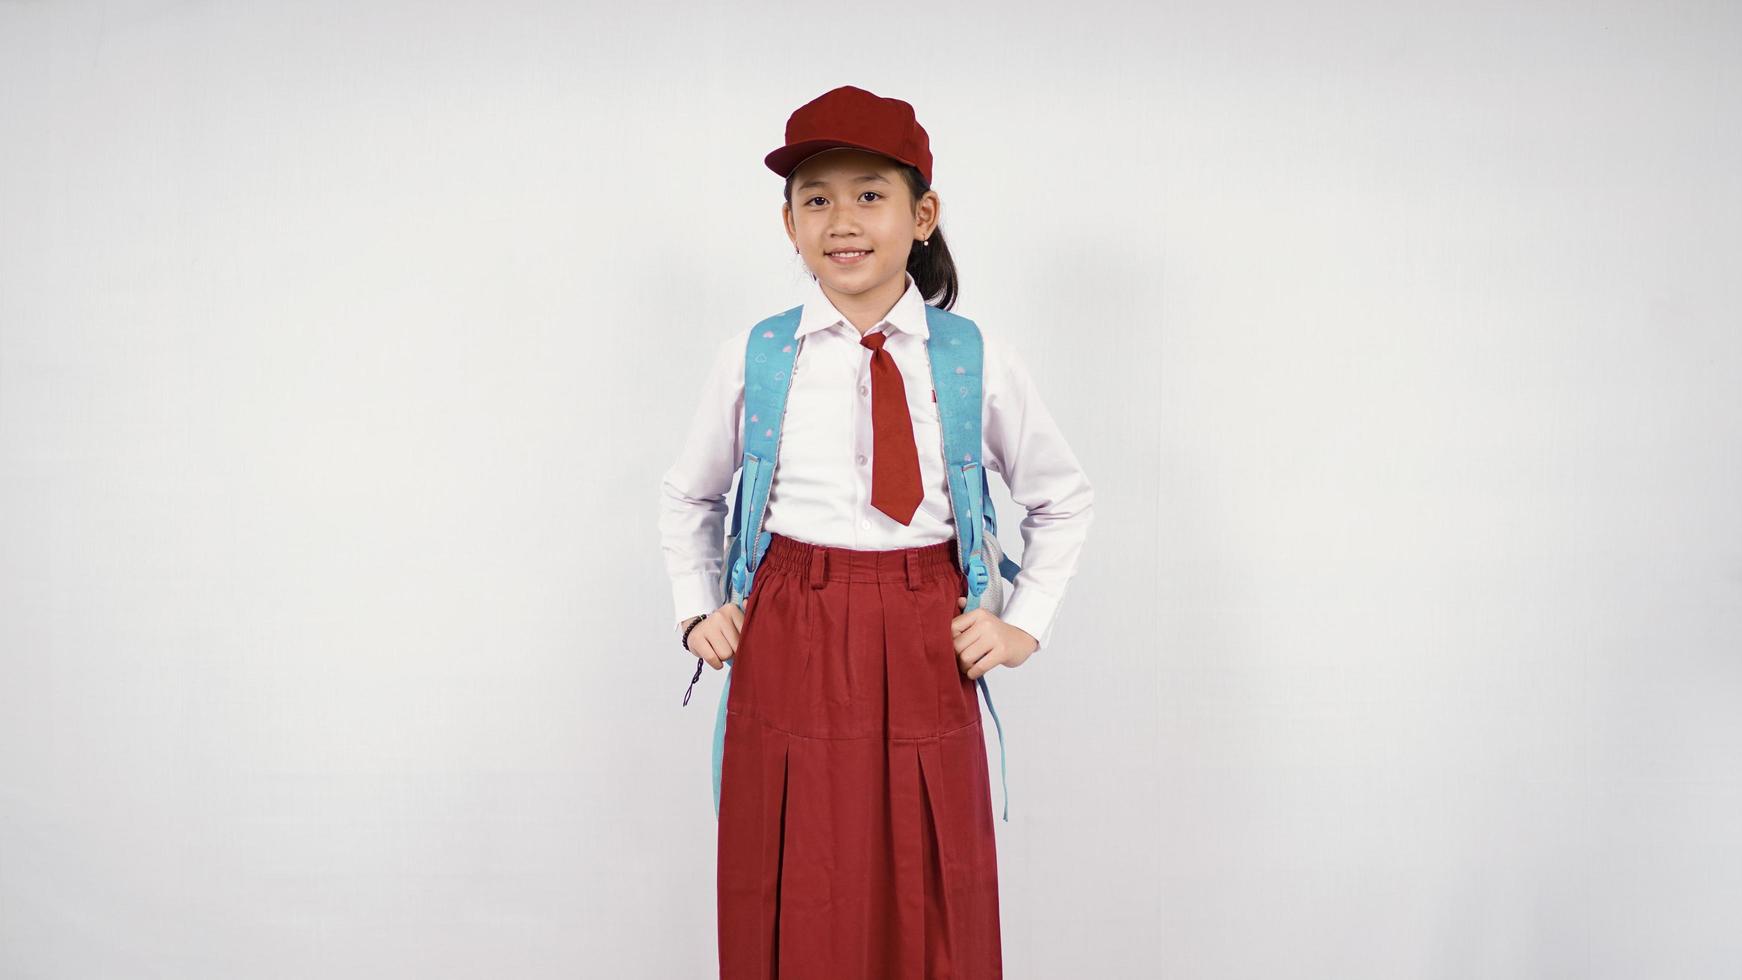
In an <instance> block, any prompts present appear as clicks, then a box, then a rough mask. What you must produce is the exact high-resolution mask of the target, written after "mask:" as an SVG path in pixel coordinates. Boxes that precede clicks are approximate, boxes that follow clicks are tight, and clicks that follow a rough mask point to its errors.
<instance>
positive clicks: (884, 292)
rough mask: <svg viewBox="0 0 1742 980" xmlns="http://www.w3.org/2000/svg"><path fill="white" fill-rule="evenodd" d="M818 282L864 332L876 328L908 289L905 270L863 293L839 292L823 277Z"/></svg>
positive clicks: (857, 328)
mask: <svg viewBox="0 0 1742 980" xmlns="http://www.w3.org/2000/svg"><path fill="white" fill-rule="evenodd" d="M817 285H818V286H821V287H822V290H823V295H824V296H827V297H828V298H829V302H831V303H833V304H835V309H837V310H840V311H841V315H842V316H844V317H846V318H847V322H848V323H851V324H852V325H853V329H855V330H857V331H859V334H860V336H863V335H864V334H865V333H866V332H867V331H870V330H874V329H876V327H877V325H878V324H879V323H882V322H883V319H884V317H887V316H888V315H889V311H890V310H893V309H895V304H896V303H897V302H899V301H900V299H901V295H902V294H903V293H905V292H907V275H906V273H903V274H902V275H899V276H896V277H894V278H892V279H890V280H889V281H888V282H883V283H878V284H877V285H875V286H872V287H871V288H870V289H867V290H865V291H864V292H862V293H840V292H836V291H835V290H834V289H832V288H830V287H829V286H827V285H825V284H823V283H822V282H820V281H819V282H818V283H817Z"/></svg>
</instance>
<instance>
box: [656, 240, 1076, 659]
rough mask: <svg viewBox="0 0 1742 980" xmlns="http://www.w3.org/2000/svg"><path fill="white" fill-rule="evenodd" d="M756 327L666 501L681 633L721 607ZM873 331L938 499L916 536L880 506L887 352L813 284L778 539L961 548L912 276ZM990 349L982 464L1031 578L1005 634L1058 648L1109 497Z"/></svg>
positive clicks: (666, 536)
mask: <svg viewBox="0 0 1742 980" xmlns="http://www.w3.org/2000/svg"><path fill="white" fill-rule="evenodd" d="M754 326H755V325H754V324H752V325H751V326H748V327H745V328H744V329H743V330H740V331H738V332H737V333H736V334H734V335H733V336H731V337H730V338H727V340H726V341H725V342H724V343H722V344H720V346H719V348H718V349H717V350H716V352H715V354H714V358H713V364H712V367H711V369H710V371H709V373H708V376H707V379H706V381H705V382H704V383H703V386H702V389H701V393H700V398H701V400H700V404H699V405H698V406H697V408H696V412H695V416H694V418H693V420H692V421H691V423H690V427H689V433H688V435H687V437H686V438H685V440H684V445H683V450H682V452H681V453H680V454H679V456H678V459H677V462H675V463H673V464H672V466H671V468H670V469H669V470H667V471H666V473H665V476H664V479H663V482H662V483H661V485H660V516H659V530H660V536H661V540H662V547H663V549H664V552H665V565H666V571H667V573H668V574H669V575H670V577H671V586H672V601H673V604H674V606H675V608H676V611H677V616H678V621H679V625H680V627H681V625H682V622H683V620H686V619H688V618H690V617H692V616H697V615H702V614H705V613H711V612H713V611H714V610H715V609H717V608H719V606H720V601H719V599H718V596H719V594H720V576H721V575H722V574H723V569H722V566H723V565H724V563H725V559H724V554H723V551H724V538H725V532H726V519H727V507H728V505H727V501H726V494H727V492H729V491H730V490H731V489H732V479H733V476H734V474H735V473H736V472H737V471H738V468H739V466H740V465H741V463H742V462H743V456H744V443H743V438H742V432H741V426H742V423H743V414H744V346H745V343H746V342H747V341H748V339H749V335H750V330H751V329H753V328H754ZM874 329H876V330H879V331H882V332H883V333H885V334H887V335H888V340H887V341H885V344H884V348H883V349H884V350H885V351H887V352H888V353H889V355H890V356H891V357H893V358H894V359H895V364H896V366H897V367H898V368H899V369H900V371H901V379H902V384H903V385H904V386H905V388H906V392H907V406H908V414H909V415H910V416H911V417H912V419H913V434H914V444H915V446H916V447H917V448H918V450H919V468H920V479H921V482H922V484H923V487H924V490H925V496H924V499H923V500H922V501H921V502H920V505H919V509H918V510H917V511H915V512H914V515H913V518H912V521H911V522H910V523H909V524H906V525H903V524H901V523H899V522H897V521H896V520H895V519H893V518H891V517H889V516H888V515H887V514H884V513H883V512H882V511H880V510H878V509H876V508H875V507H872V506H871V462H872V435H871V355H872V352H871V351H870V350H869V349H868V348H865V347H863V346H861V344H860V342H859V341H860V334H859V331H858V329H857V328H855V327H854V326H853V325H852V323H851V322H849V321H848V320H847V318H846V317H844V316H842V315H841V313H840V311H839V310H837V309H836V308H835V305H834V304H833V303H831V302H830V301H829V298H828V296H827V295H826V294H825V293H824V292H823V291H822V287H820V286H819V285H817V284H816V282H814V281H813V282H812V283H811V286H810V289H809V292H808V295H807V296H806V297H805V299H804V310H803V313H802V314H801V316H800V319H799V325H798V333H797V335H798V337H800V338H802V339H803V344H802V345H801V346H800V347H799V349H798V354H797V361H796V362H795V363H794V366H793V371H792V380H791V388H790V391H789V393H788V395H787V407H786V416H785V420H784V422H783V423H782V435H781V444H780V458H779V460H778V461H777V464H776V467H775V471H774V479H773V483H772V485H771V487H770V489H769V494H768V508H767V513H766V515H765V517H764V519H763V527H762V529H763V531H767V532H773V533H776V534H780V535H783V536H785V537H789V538H795V539H797V540H799V541H805V542H810V543H812V544H821V545H829V546H832V547H840V548H853V549H859V550H876V551H885V550H890V549H894V548H913V547H920V546H923V545H929V544H936V543H938V542H941V541H950V540H953V539H954V538H955V529H954V526H953V524H952V512H951V508H950V494H949V487H948V485H947V483H946V478H945V476H944V458H943V444H942V437H941V436H940V434H939V422H938V407H937V402H936V400H935V398H934V396H933V393H932V383H931V368H930V362H929V361H928V359H927V356H926V349H925V341H926V338H927V337H929V336H930V334H931V331H930V328H929V326H928V325H927V323H926V315H925V300H924V298H923V297H922V296H920V293H919V289H918V287H917V286H916V284H915V283H914V281H913V276H912V275H908V276H907V290H906V292H904V293H902V294H901V298H900V299H899V300H897V301H896V303H895V305H894V306H893V307H892V308H891V309H890V310H889V313H888V315H887V316H886V317H885V318H884V320H883V321H882V322H881V323H879V324H878V325H877V327H875V328H874ZM981 338H982V347H983V350H984V360H983V367H982V370H983V387H982V398H981V420H982V421H981V441H982V446H981V448H982V454H981V458H982V459H983V460H984V462H985V466H986V468H987V469H989V470H991V471H992V472H994V473H997V474H999V475H1000V476H1002V477H1003V479H1004V482H1005V485H1006V486H1008V487H1009V488H1010V497H1011V499H1012V500H1014V501H1015V502H1016V503H1017V504H1019V505H1021V506H1022V507H1023V508H1025V509H1026V510H1027V516H1026V517H1025V518H1024V519H1023V521H1022V545H1023V546H1022V554H1021V556H1020V559H1019V561H1020V564H1021V566H1022V570H1021V571H1020V572H1019V573H1018V574H1017V576H1016V579H1015V582H1014V583H1013V584H1012V586H1011V587H1010V591H1009V592H1008V594H1007V595H1006V598H1005V604H1004V610H1003V612H1002V614H1001V615H1000V616H999V618H1000V619H1002V620H1003V621H1004V622H1006V623H1009V624H1011V625H1012V626H1017V627H1020V628H1021V629H1023V630H1024V631H1026V632H1027V633H1028V634H1029V635H1030V636H1033V637H1034V638H1035V639H1036V640H1037V641H1039V644H1040V646H1041V647H1045V646H1046V645H1047V644H1048V643H1049V642H1050V640H1051V637H1052V628H1053V624H1054V622H1055V620H1056V619H1057V618H1058V611H1059V606H1060V604H1061V603H1062V602H1063V600H1064V595H1065V587H1066V585H1067V583H1068V582H1069V581H1070V579H1071V576H1072V575H1074V574H1075V573H1076V567H1077V558H1078V556H1079V554H1080V553H1081V551H1082V547H1083V541H1084V539H1085V538H1086V537H1087V535H1088V530H1089V524H1090V522H1091V521H1092V519H1093V502H1094V491H1093V489H1092V488H1091V487H1090V486H1089V478H1088V477H1087V476H1086V475H1085V474H1084V473H1083V468H1082V466H1081V465H1080V464H1079V463H1078V462H1077V458H1076V456H1075V454H1073V453H1072V452H1071V449H1070V446H1069V445H1067V444H1066V443H1065V439H1064V436H1063V434H1061V433H1060V432H1059V429H1058V426H1057V424H1056V423H1054V421H1053V418H1052V415H1051V414H1049V413H1048V412H1047V410H1046V406H1045V405H1044V404H1043V403H1042V402H1041V399H1040V394H1039V393H1038V392H1037V391H1035V388H1034V382H1033V381H1032V380H1031V379H1030V378H1029V375H1028V369H1027V368H1026V367H1025V366H1024V364H1023V363H1022V361H1021V360H1020V359H1019V358H1018V357H1017V354H1016V352H1015V350H1013V349H1011V348H1009V347H1006V346H1005V345H1004V344H1003V342H1002V341H1001V340H1000V339H999V338H998V336H997V335H996V334H993V333H988V332H987V331H986V330H984V329H983V328H982V330H981ZM987 505H988V506H990V505H991V501H990V500H988V501H987ZM743 533H745V534H749V533H750V530H749V529H745V530H744V532H743ZM1007 533H1008V532H1007V530H1006V535H1000V537H1005V536H1007ZM746 543H748V538H746ZM991 572H992V574H994V575H996V574H998V570H997V569H991Z"/></svg>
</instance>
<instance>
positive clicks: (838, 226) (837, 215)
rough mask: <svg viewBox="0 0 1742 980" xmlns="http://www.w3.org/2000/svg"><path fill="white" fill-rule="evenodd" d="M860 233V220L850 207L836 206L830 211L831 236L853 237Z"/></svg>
mask: <svg viewBox="0 0 1742 980" xmlns="http://www.w3.org/2000/svg"><path fill="white" fill-rule="evenodd" d="M858 234H859V220H858V219H857V218H855V217H854V216H853V212H852V211H851V210H850V209H848V208H836V209H835V210H833V211H831V212H830V213H829V237H831V238H853V237H855V236H857V235H858Z"/></svg>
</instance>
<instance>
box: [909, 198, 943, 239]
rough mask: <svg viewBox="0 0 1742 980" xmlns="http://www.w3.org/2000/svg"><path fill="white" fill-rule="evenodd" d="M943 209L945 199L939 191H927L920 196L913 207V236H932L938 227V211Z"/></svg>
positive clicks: (919, 237) (921, 237)
mask: <svg viewBox="0 0 1742 980" xmlns="http://www.w3.org/2000/svg"><path fill="white" fill-rule="evenodd" d="M942 209H943V199H942V198H940V197H938V192H937V191H930V190H928V191H926V192H925V193H924V194H921V195H920V196H919V200H918V201H916V202H915V203H914V207H913V237H914V238H916V239H924V238H930V237H931V233H932V232H934V231H936V230H937V227H938V212H939V211H941V210H942Z"/></svg>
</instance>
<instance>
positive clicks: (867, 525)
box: [859, 521, 871, 531]
mask: <svg viewBox="0 0 1742 980" xmlns="http://www.w3.org/2000/svg"><path fill="white" fill-rule="evenodd" d="M859 526H860V527H861V528H864V529H865V530H867V531H869V530H871V522H870V521H860V522H859Z"/></svg>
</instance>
